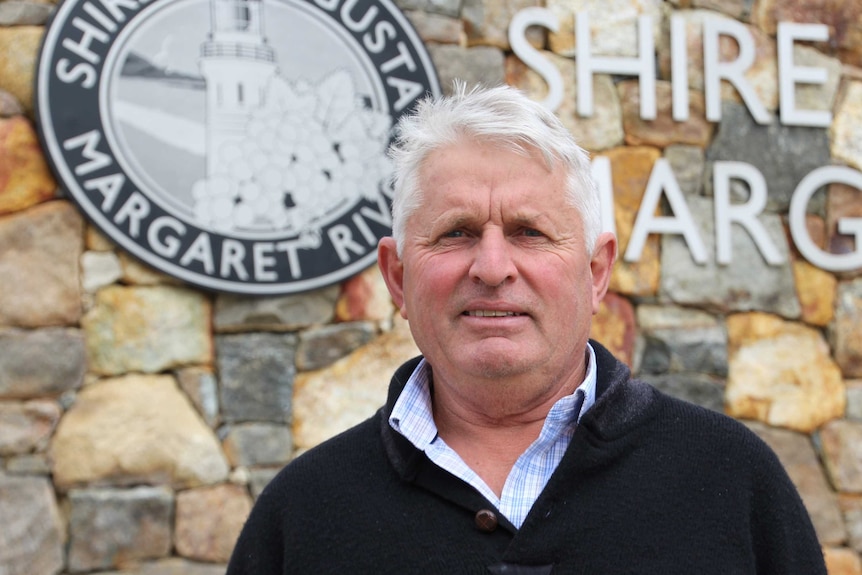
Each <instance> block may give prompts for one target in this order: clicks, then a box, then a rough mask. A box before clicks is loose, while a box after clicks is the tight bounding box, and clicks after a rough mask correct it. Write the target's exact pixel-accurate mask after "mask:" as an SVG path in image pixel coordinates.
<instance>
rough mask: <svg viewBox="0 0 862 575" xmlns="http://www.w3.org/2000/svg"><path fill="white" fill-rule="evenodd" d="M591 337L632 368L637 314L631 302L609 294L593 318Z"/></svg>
mask: <svg viewBox="0 0 862 575" xmlns="http://www.w3.org/2000/svg"><path fill="white" fill-rule="evenodd" d="M590 337H591V338H593V339H595V340H596V341H598V342H599V343H601V344H602V345H604V346H605V347H606V348H608V349H609V350H610V351H611V353H613V354H614V355H615V356H616V357H617V359H619V360H620V361H622V362H623V363H625V364H627V365H628V366H629V367H631V365H632V360H633V353H634V345H635V313H634V308H633V306H632V304H631V302H629V300H627V299H626V298H624V297H622V296H619V295H617V294H615V293H612V292H609V293H608V294H607V295H606V296H605V299H604V300H603V301H602V303H601V305H600V306H599V313H597V314H596V315H595V316H594V317H593V324H592V327H591V329H590Z"/></svg>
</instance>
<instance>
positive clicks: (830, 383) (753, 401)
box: [726, 313, 846, 432]
mask: <svg viewBox="0 0 862 575" xmlns="http://www.w3.org/2000/svg"><path fill="white" fill-rule="evenodd" d="M727 331H728V352H729V356H730V359H729V368H728V369H729V375H728V382H727V394H726V405H727V411H728V414H729V415H731V416H733V417H737V418H744V419H756V420H758V421H762V422H765V423H768V424H770V425H773V426H777V427H786V428H789V429H793V430H796V431H803V432H810V431H813V430H814V429H816V428H818V427H820V426H821V425H823V424H824V423H826V422H828V421H830V420H832V419H835V418H837V417H841V416H842V415H843V413H844V406H845V403H846V399H845V395H844V384H843V382H842V380H841V372H840V371H839V369H838V366H836V365H835V362H834V361H832V358H831V357H830V355H829V347H828V346H827V345H826V342H825V341H824V339H823V337H822V335H821V334H820V333H819V332H818V331H816V330H814V329H811V328H809V327H805V326H803V325H801V324H797V323H793V322H786V321H782V320H781V319H779V318H777V317H775V316H771V315H767V314H763V313H747V314H735V315H732V316H730V317H728V318H727ZM813 397H816V398H817V401H812V400H811V398H813Z"/></svg>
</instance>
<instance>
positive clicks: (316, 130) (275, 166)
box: [192, 71, 392, 243]
mask: <svg viewBox="0 0 862 575" xmlns="http://www.w3.org/2000/svg"><path fill="white" fill-rule="evenodd" d="M391 124H392V121H391V118H390V117H389V115H388V114H387V113H386V112H384V111H377V110H374V109H372V108H371V107H370V106H369V105H368V103H367V102H366V100H365V99H364V98H363V97H361V96H360V95H358V94H357V92H356V91H355V89H354V86H353V81H352V79H351V77H350V75H349V74H348V73H346V72H343V71H337V72H334V73H333V74H331V75H329V76H328V77H326V78H325V79H324V80H322V81H321V82H320V83H319V84H317V85H311V84H310V83H308V82H304V81H298V82H295V83H293V84H290V83H288V82H287V81H286V80H285V79H284V78H282V77H280V76H275V77H274V78H273V79H272V80H271V81H270V83H269V85H268V89H267V93H266V103H265V105H264V106H262V107H260V108H259V109H257V110H255V111H254V112H253V113H251V114H250V117H249V119H248V123H247V126H246V130H245V133H244V135H243V136H242V137H241V138H238V139H237V140H235V141H228V142H226V143H225V144H223V145H222V146H221V148H220V149H219V150H218V154H219V155H218V158H217V162H216V165H217V168H216V170H215V173H213V174H210V175H209V177H207V178H204V179H201V180H198V181H197V182H195V184H194V186H193V187H192V196H193V198H194V215H195V218H196V219H197V221H198V222H199V223H201V224H202V225H204V226H208V227H210V228H212V229H215V230H217V231H222V232H234V231H241V230H246V231H279V232H284V233H287V234H296V235H299V236H302V237H305V238H314V237H319V234H320V228H321V227H322V226H323V225H325V224H326V223H327V222H328V221H330V220H331V219H333V218H335V217H337V216H338V215H340V214H342V213H344V212H345V211H347V210H349V209H350V208H351V207H352V206H353V205H355V204H356V202H357V201H359V200H360V199H361V198H362V197H365V198H368V199H373V198H376V197H377V196H378V195H379V193H380V190H381V187H383V186H386V185H387V184H388V180H389V177H390V173H391V168H390V165H389V161H388V159H387V157H386V154H385V151H386V147H387V146H388V144H389V139H390V131H391V127H392V126H391ZM312 243H313V242H312Z"/></svg>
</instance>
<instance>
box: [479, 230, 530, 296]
mask: <svg viewBox="0 0 862 575" xmlns="http://www.w3.org/2000/svg"><path fill="white" fill-rule="evenodd" d="M513 250H514V246H513V245H512V244H511V243H510V242H509V241H508V239H507V238H506V237H505V235H504V234H503V232H502V231H501V230H498V229H491V230H485V231H483V233H482V235H481V237H480V238H479V241H478V242H476V243H475V244H474V246H473V261H472V262H471V264H470V278H471V279H472V280H473V281H477V282H481V283H484V284H485V285H488V286H491V287H496V286H499V285H502V284H504V283H505V282H507V281H511V280H513V279H515V277H517V275H518V268H517V266H516V264H515V259H514V255H515V254H514V252H513Z"/></svg>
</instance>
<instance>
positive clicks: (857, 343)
mask: <svg viewBox="0 0 862 575" xmlns="http://www.w3.org/2000/svg"><path fill="white" fill-rule="evenodd" d="M835 304H836V305H835V318H834V320H833V321H832V323H831V324H830V325H829V339H830V341H831V342H832V348H833V353H834V355H835V361H836V362H837V363H838V365H839V366H840V367H841V372H842V373H843V374H844V375H845V376H847V377H862V278H858V279H855V280H853V281H848V282H841V283H840V284H838V295H837V297H836V301H835Z"/></svg>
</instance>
